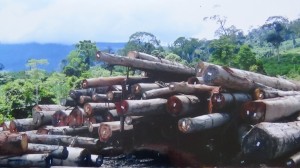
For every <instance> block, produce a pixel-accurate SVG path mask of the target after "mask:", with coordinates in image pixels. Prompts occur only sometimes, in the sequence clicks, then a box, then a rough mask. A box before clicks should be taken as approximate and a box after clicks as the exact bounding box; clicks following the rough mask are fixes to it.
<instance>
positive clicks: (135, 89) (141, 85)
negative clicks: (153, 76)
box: [131, 83, 162, 96]
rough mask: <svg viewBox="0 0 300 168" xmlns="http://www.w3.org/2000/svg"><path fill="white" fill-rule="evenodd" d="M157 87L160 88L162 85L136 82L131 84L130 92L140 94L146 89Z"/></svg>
mask: <svg viewBox="0 0 300 168" xmlns="http://www.w3.org/2000/svg"><path fill="white" fill-rule="evenodd" d="M159 88H162V86H161V85H159V84H157V83H137V84H135V85H132V86H131V93H132V94H133V95H136V96H142V94H143V93H145V92H146V91H149V90H152V89H159Z"/></svg>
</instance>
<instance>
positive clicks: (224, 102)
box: [211, 93, 252, 111]
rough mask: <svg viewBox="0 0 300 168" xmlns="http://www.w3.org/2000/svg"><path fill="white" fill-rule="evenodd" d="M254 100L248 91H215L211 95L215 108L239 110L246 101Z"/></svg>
mask: <svg viewBox="0 0 300 168" xmlns="http://www.w3.org/2000/svg"><path fill="white" fill-rule="evenodd" d="M248 101H252V97H251V95H250V94H248V93H214V94H213V95H212V97H211V102H212V106H213V110H214V111H217V110H234V109H236V110H238V109H239V108H240V107H241V105H242V104H243V103H245V102H248Z"/></svg>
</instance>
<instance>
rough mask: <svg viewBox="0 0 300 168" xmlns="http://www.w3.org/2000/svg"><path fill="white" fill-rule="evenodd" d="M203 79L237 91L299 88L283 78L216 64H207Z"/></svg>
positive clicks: (299, 87) (299, 86)
mask: <svg viewBox="0 0 300 168" xmlns="http://www.w3.org/2000/svg"><path fill="white" fill-rule="evenodd" d="M203 79H204V82H205V83H206V84H208V85H216V86H222V87H224V88H229V89H234V90H239V91H253V90H254V89H256V88H263V89H265V88H266V89H268V88H274V89H279V90H300V85H299V84H296V83H293V82H291V81H288V80H285V79H281V78H275V77H269V76H265V75H261V74H258V73H254V72H249V71H244V70H239V69H234V68H229V67H221V66H217V65H209V66H208V67H207V68H206V69H205V72H204V75H203Z"/></svg>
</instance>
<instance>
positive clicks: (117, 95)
mask: <svg viewBox="0 0 300 168" xmlns="http://www.w3.org/2000/svg"><path fill="white" fill-rule="evenodd" d="M122 96H123V92H122V91H109V92H107V93H106V97H107V99H108V100H109V101H110V102H118V101H120V100H122Z"/></svg>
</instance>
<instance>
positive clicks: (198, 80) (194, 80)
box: [187, 77, 204, 85]
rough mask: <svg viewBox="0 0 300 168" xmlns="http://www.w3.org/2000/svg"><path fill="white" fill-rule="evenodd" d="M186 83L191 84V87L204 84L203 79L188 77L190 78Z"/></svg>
mask: <svg viewBox="0 0 300 168" xmlns="http://www.w3.org/2000/svg"><path fill="white" fill-rule="evenodd" d="M187 83H188V84H193V85H195V84H204V80H203V77H190V78H188V80H187Z"/></svg>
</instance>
